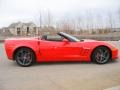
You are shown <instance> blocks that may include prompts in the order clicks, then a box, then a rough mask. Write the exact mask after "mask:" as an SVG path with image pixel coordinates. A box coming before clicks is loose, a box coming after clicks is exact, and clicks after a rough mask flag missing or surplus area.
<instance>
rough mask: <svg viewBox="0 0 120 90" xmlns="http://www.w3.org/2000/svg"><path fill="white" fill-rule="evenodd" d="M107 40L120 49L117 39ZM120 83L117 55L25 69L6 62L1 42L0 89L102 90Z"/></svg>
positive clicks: (44, 64) (119, 61)
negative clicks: (113, 58) (99, 62)
mask: <svg viewBox="0 0 120 90" xmlns="http://www.w3.org/2000/svg"><path fill="white" fill-rule="evenodd" d="M109 43H111V44H113V45H114V46H116V47H117V48H118V49H119V50H120V42H118V41H109ZM119 57H120V52H119ZM119 85H120V58H119V59H118V60H116V61H112V62H110V63H108V64H104V65H97V64H94V63H91V62H89V63H88V62H72V63H70V62H68V63H39V64H36V65H34V66H31V67H26V68H25V67H19V66H17V65H16V63H15V62H13V61H8V59H7V57H6V54H5V50H4V45H3V43H0V90H104V89H107V88H111V87H115V86H119Z"/></svg>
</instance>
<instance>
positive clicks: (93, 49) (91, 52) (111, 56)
mask: <svg viewBox="0 0 120 90" xmlns="http://www.w3.org/2000/svg"><path fill="white" fill-rule="evenodd" d="M99 47H106V48H107V49H108V50H109V51H110V58H112V51H111V49H110V48H109V47H108V46H106V45H99V46H96V47H95V48H94V49H93V50H92V52H91V55H90V59H91V61H92V55H93V52H94V51H95V50H96V49H97V48H99Z"/></svg>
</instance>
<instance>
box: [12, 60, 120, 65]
mask: <svg viewBox="0 0 120 90" xmlns="http://www.w3.org/2000/svg"><path fill="white" fill-rule="evenodd" d="M118 62H119V61H118V60H111V61H109V62H108V63H106V64H115V63H118ZM11 64H12V66H15V67H16V66H18V65H17V64H16V62H14V63H11ZM92 64H93V65H106V64H96V63H95V62H83V61H82V62H80V61H74V62H73V61H72V62H38V63H35V64H33V66H35V67H36V66H52V65H53V66H54V65H68V66H69V65H92Z"/></svg>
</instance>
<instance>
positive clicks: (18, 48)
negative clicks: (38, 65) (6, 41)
mask: <svg viewBox="0 0 120 90" xmlns="http://www.w3.org/2000/svg"><path fill="white" fill-rule="evenodd" d="M22 48H28V49H30V50H31V51H32V52H33V53H34V56H35V61H36V53H35V51H34V50H33V49H32V48H30V47H27V46H21V47H17V48H16V49H15V50H14V52H13V55H12V56H13V60H15V53H16V52H17V51H18V50H20V49H22Z"/></svg>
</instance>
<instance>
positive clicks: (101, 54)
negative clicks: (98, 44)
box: [95, 48, 110, 64]
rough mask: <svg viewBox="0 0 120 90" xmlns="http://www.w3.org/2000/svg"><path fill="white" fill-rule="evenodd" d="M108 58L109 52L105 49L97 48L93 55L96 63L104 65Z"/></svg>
mask: <svg viewBox="0 0 120 90" xmlns="http://www.w3.org/2000/svg"><path fill="white" fill-rule="evenodd" d="M109 58H110V52H109V50H108V49H106V48H99V49H97V51H96V53H95V60H96V61H97V62H98V63H101V64H102V63H105V62H107V61H108V60H109Z"/></svg>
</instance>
